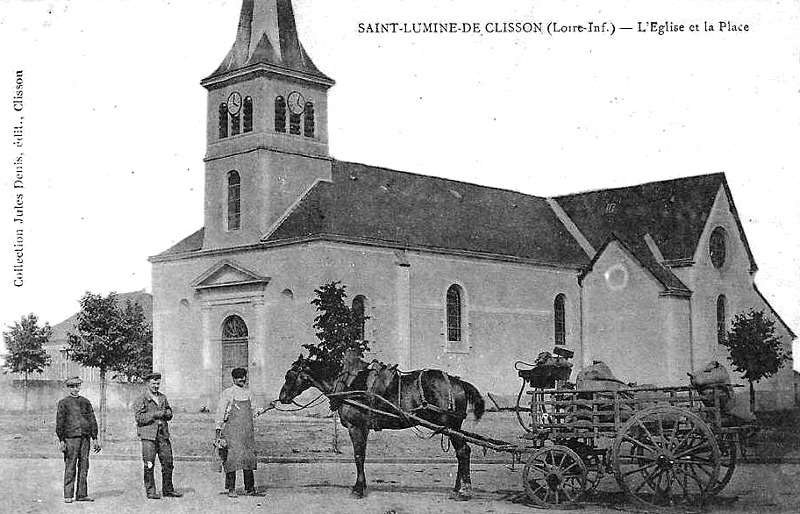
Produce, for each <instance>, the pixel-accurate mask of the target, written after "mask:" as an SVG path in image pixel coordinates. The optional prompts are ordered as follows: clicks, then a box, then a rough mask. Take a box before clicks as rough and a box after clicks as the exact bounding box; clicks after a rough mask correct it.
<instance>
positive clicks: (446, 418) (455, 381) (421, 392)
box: [279, 355, 485, 500]
mask: <svg viewBox="0 0 800 514" xmlns="http://www.w3.org/2000/svg"><path fill="white" fill-rule="evenodd" d="M341 378H342V366H341V365H338V364H335V363H329V362H323V361H318V360H312V359H308V358H304V357H303V356H302V355H301V356H300V357H299V358H298V359H297V360H296V361H295V362H294V363H293V364H292V367H291V368H290V369H289V370H288V371H287V372H286V379H285V382H284V384H283V387H282V388H281V392H280V396H279V400H280V402H281V403H283V404H289V403H292V401H293V400H294V399H295V398H296V397H297V396H298V395H300V394H301V393H302V392H303V391H305V390H307V389H309V388H310V387H315V388H317V389H318V390H319V391H320V392H322V393H323V394H325V396H327V397H328V399H329V401H331V409H337V408H338V411H339V418H340V420H341V423H342V425H343V426H344V427H345V428H346V429H347V431H348V433H349V434H350V440H351V441H352V442H353V460H354V461H355V465H356V483H355V485H354V486H353V489H352V494H353V496H355V497H356V498H363V497H364V494H365V490H366V485H367V481H366V477H365V475H364V459H365V457H366V451H367V436H368V434H369V431H370V430H384V429H386V430H402V429H405V428H410V427H413V426H416V425H418V424H420V423H419V422H417V421H415V420H414V419H411V418H409V417H408V416H406V415H404V413H412V414H413V416H414V417H417V418H420V419H422V420H424V421H427V422H428V423H430V424H434V425H437V426H441V427H446V428H449V429H453V430H460V428H461V423H462V422H463V421H464V419H465V418H466V417H467V405H468V404H471V405H472V409H473V414H474V416H475V419H476V420H479V419H480V418H481V416H483V413H484V410H485V404H484V401H483V397H482V396H481V394H480V392H479V391H478V390H477V389H476V388H475V386H473V385H472V384H470V383H469V382H466V381H464V380H461V379H460V378H458V377H454V376H452V375H448V374H446V373H445V372H444V371H441V370H431V369H426V370H415V371H411V372H408V373H400V372H397V371H394V372H393V374H392V376H391V378H390V379H389V380H388V381H387V383H386V384H385V387H384V388H382V389H381V393H380V394H379V395H375V394H370V393H368V392H366V391H367V388H368V385H367V382H368V380H369V370H365V369H363V368H362V370H361V371H359V372H358V373H354V374H353V377H352V380H351V381H349V384H348V385H347V386H346V388H345V390H344V392H343V393H338V392H335V391H334V388H335V386H336V382H337V379H338V380H339V381H341ZM358 391H360V392H362V393H363V394H359V393H358ZM348 398H350V399H348ZM353 398H357V399H355V400H353ZM370 407H372V408H370ZM448 437H449V438H450V441H451V443H452V445H453V448H455V452H456V458H457V459H458V472H457V473H456V480H455V485H454V487H453V491H452V492H451V493H450V497H451V498H452V499H456V500H468V499H469V498H470V497H471V496H472V483H471V480H470V448H469V445H467V442H466V441H465V440H464V438H463V437H460V436H458V435H456V434H452V433H450V432H448Z"/></svg>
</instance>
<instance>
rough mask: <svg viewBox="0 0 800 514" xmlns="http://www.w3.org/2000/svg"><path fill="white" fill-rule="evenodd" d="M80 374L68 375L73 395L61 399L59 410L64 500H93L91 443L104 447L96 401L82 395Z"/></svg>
mask: <svg viewBox="0 0 800 514" xmlns="http://www.w3.org/2000/svg"><path fill="white" fill-rule="evenodd" d="M82 382H83V381H82V380H81V379H80V377H71V378H68V379H67V380H66V382H65V385H66V386H67V391H68V392H69V396H67V397H66V398H63V399H61V400H60V401H59V402H58V409H57V410H56V435H57V436H58V441H59V447H60V448H61V453H63V454H64V502H65V503H72V501H73V499H72V497H73V495H74V496H75V501H79V502H92V501H94V499H93V498H91V497H89V496H88V486H87V483H86V478H87V477H88V475H89V446H90V440H91V445H92V446H93V447H94V451H95V453H97V452H99V451H100V445H99V444H97V419H95V417H94V409H92V403H91V402H90V401H89V400H87V399H86V398H84V397H83V396H81V395H80V392H81V383H82ZM76 466H77V468H78V473H77V475H78V476H77V478H78V490H77V494H75V493H76V491H75V468H76Z"/></svg>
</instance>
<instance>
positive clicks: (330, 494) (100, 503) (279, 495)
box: [0, 458, 800, 514]
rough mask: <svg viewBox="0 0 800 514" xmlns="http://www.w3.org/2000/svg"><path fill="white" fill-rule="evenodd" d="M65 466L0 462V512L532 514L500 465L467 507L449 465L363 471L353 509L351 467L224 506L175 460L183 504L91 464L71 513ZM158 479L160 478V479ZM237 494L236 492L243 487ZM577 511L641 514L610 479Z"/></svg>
mask: <svg viewBox="0 0 800 514" xmlns="http://www.w3.org/2000/svg"><path fill="white" fill-rule="evenodd" d="M62 466H63V464H62V463H61V461H59V460H58V459H41V458H40V459H25V458H21V459H0V470H2V476H3V482H4V485H5V491H6V492H5V493H4V494H3V495H0V512H8V513H12V512H13V513H49V512H84V513H103V514H105V513H109V512H113V513H115V514H124V513H150V512H154V513H158V512H167V511H169V512H170V513H190V512H192V513H193V512H274V513H298V512H302V513H303V514H317V513H319V514H322V513H331V514H337V513H342V514H344V513H354V514H357V513H365V514H366V513H370V514H422V513H440V512H441V513H445V514H448V513H498V514H511V513H514V514H529V513H532V512H537V510H536V509H534V507H531V506H530V505H528V504H527V503H526V502H525V501H524V495H522V494H521V485H520V482H521V478H520V476H521V473H522V471H521V467H519V466H517V467H516V468H515V469H513V470H512V469H510V468H509V467H507V466H504V465H502V464H476V465H474V466H473V482H474V486H475V497H474V498H473V499H472V500H470V501H468V502H457V501H453V500H450V499H448V491H449V489H450V487H451V483H452V482H451V480H452V476H451V474H452V472H453V470H454V468H453V466H450V465H445V466H442V465H437V464H407V463H403V464H390V463H368V464H367V469H366V472H367V479H368V483H369V486H368V491H367V497H366V498H364V499H362V500H357V499H354V498H352V497H351V496H350V492H349V489H350V486H351V485H352V482H353V479H354V475H353V466H352V465H351V464H349V463H338V462H327V463H314V464H312V463H299V464H260V465H259V469H258V470H257V471H256V488H257V489H258V490H259V491H260V492H263V493H264V494H265V496H263V497H247V496H240V497H239V498H237V499H230V498H228V497H227V496H225V495H223V494H220V492H221V491H222V489H223V476H222V475H221V474H219V473H215V472H213V471H212V470H211V469H210V467H209V465H208V463H207V462H203V461H178V462H177V463H176V469H175V482H176V486H177V488H178V490H180V491H181V492H183V493H184V494H185V496H184V497H183V498H179V499H172V498H170V499H162V500H146V499H145V498H144V493H143V489H142V485H141V473H142V470H141V464H140V462H139V461H138V460H134V459H125V460H111V459H103V458H95V459H93V460H92V462H91V467H90V471H89V493H90V495H91V496H93V497H94V498H95V502H93V503H73V504H69V505H66V504H64V503H63V502H62V500H61V477H62V475H61V473H62ZM156 473H157V476H158V471H157V472H156ZM239 482H241V475H240V476H239ZM239 485H240V487H241V483H240V484H239ZM798 493H800V465H794V464H793V465H784V466H773V465H753V464H747V465H744V466H741V467H740V468H738V469H737V472H736V475H735V476H734V479H733V481H732V482H731V484H730V485H729V487H728V488H727V489H726V490H725V492H724V494H723V495H722V496H721V497H720V498H719V499H717V500H716V501H715V503H714V504H712V505H709V506H707V507H705V508H704V509H702V511H703V512H709V513H712V512H713V513H720V514H744V513H759V514H771V513H781V514H783V513H796V512H800V494H798ZM578 510H579V511H583V512H591V513H598V514H611V513H615V512H620V511H624V512H643V510H642V509H641V508H639V507H636V506H634V505H632V504H630V502H628V501H626V500H625V499H624V498H623V497H622V496H621V495H620V493H619V492H618V490H617V488H616V485H615V483H614V481H613V479H612V478H610V477H607V478H606V479H604V481H603V482H602V483H601V492H600V493H599V494H598V495H597V496H596V497H594V499H593V500H592V501H590V502H589V503H587V504H585V505H583V506H582V507H580V508H579V509H578ZM550 512H563V511H550ZM669 512H675V513H678V512H679V513H687V512H692V513H694V512H701V509H699V508H689V509H673V510H671V511H669Z"/></svg>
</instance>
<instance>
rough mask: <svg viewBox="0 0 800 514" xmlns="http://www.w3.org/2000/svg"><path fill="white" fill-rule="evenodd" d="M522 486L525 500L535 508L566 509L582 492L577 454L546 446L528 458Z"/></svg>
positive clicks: (582, 470) (583, 478)
mask: <svg viewBox="0 0 800 514" xmlns="http://www.w3.org/2000/svg"><path fill="white" fill-rule="evenodd" d="M522 484H523V485H524V486H525V493H526V494H527V495H528V498H530V499H531V501H532V502H534V503H535V504H536V505H538V506H540V507H545V508H559V507H567V506H569V505H571V504H573V503H575V502H576V501H577V500H578V499H579V498H580V497H581V495H582V494H583V492H584V489H585V487H586V466H585V465H584V463H583V460H581V458H580V457H578V454H577V453H575V452H574V451H572V450H570V449H569V448H567V447H566V446H558V445H555V446H548V447H545V448H541V449H539V450H538V451H537V452H536V453H534V454H533V455H531V456H530V457H529V458H528V462H527V463H526V464H525V468H524V469H523V470H522Z"/></svg>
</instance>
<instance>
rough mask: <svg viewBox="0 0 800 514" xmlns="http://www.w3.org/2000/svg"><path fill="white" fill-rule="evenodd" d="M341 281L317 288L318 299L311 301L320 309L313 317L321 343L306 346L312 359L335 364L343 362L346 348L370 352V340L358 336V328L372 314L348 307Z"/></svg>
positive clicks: (360, 352) (357, 351) (361, 352)
mask: <svg viewBox="0 0 800 514" xmlns="http://www.w3.org/2000/svg"><path fill="white" fill-rule="evenodd" d="M340 284H341V282H338V281H337V282H330V283H328V284H324V285H322V286H320V288H319V289H315V290H314V293H315V294H316V298H314V299H313V300H311V304H312V305H314V306H315V307H316V308H317V311H318V312H319V314H318V315H317V317H316V318H314V328H315V329H317V333H316V335H317V339H319V342H318V343H315V344H304V345H303V348H305V349H306V350H308V354H309V358H311V359H314V360H319V361H323V362H328V363H335V364H336V365H341V363H342V358H343V357H344V355H345V353H346V352H347V350H353V351H355V352H356V353H357V354H358V355H363V353H364V352H365V351H369V344H368V343H367V341H366V340H363V339H358V337H357V336H358V334H359V332H360V331H359V328H360V327H361V326H363V324H364V321H366V320H367V319H369V316H364V314H363V313H359V312H355V311H353V309H351V308H350V307H348V306H347V304H346V303H345V301H344V299H345V298H347V293H346V291H345V290H346V286H344V285H340Z"/></svg>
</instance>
